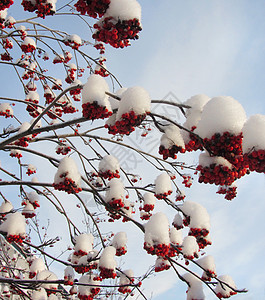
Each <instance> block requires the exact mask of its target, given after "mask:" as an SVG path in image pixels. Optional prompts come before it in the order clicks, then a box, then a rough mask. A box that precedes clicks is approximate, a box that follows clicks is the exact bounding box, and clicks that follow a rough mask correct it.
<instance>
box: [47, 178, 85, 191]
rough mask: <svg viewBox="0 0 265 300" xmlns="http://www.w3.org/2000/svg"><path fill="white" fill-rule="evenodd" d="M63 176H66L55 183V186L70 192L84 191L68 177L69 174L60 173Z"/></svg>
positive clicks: (57, 188)
mask: <svg viewBox="0 0 265 300" xmlns="http://www.w3.org/2000/svg"><path fill="white" fill-rule="evenodd" d="M60 177H61V178H64V179H63V181H62V182H60V183H53V187H54V188H55V189H56V190H59V191H65V192H67V193H68V194H77V193H79V192H81V191H82V189H81V188H80V187H78V186H77V184H76V183H75V182H74V181H73V180H72V179H71V178H68V177H67V174H62V175H60Z"/></svg>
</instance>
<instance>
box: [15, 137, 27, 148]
mask: <svg viewBox="0 0 265 300" xmlns="http://www.w3.org/2000/svg"><path fill="white" fill-rule="evenodd" d="M30 140H31V138H29V137H25V136H24V137H22V138H20V139H18V140H16V141H15V142H14V144H15V145H16V146H21V147H25V148H26V147H28V145H29V143H28V141H30Z"/></svg>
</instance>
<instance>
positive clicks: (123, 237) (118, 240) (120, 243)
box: [111, 231, 128, 249]
mask: <svg viewBox="0 0 265 300" xmlns="http://www.w3.org/2000/svg"><path fill="white" fill-rule="evenodd" d="M127 240H128V239H127V234H126V232H122V231H121V232H118V233H116V234H115V235H114V237H113V240H112V243H111V245H112V246H113V247H115V248H116V249H118V248H121V247H124V246H126V244H127Z"/></svg>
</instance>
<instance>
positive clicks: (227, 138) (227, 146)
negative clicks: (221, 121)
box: [203, 131, 243, 167]
mask: <svg viewBox="0 0 265 300" xmlns="http://www.w3.org/2000/svg"><path fill="white" fill-rule="evenodd" d="M242 139H243V134H242V133H240V134H239V135H234V134H231V133H229V132H228V131H226V132H224V133H223V134H220V133H215V134H214V135H213V136H212V137H211V138H210V139H208V138H204V139H203V144H204V147H205V148H206V149H208V150H210V151H211V153H212V154H214V155H216V156H222V157H225V158H226V159H227V160H228V161H229V162H230V163H231V164H233V165H235V167H239V165H238V164H239V161H236V158H238V156H242Z"/></svg>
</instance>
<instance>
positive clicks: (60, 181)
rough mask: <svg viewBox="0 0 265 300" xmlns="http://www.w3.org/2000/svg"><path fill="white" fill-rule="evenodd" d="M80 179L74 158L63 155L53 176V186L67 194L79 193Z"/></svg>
mask: <svg viewBox="0 0 265 300" xmlns="http://www.w3.org/2000/svg"><path fill="white" fill-rule="evenodd" d="M80 179H81V177H80V174H79V172H78V169H77V166H76V164H75V162H74V160H73V159H72V158H70V157H65V158H63V159H62V160H61V161H60V164H59V166H58V170H57V172H56V174H55V176H54V183H53V186H54V188H55V189H56V190H59V191H65V192H67V193H68V194H73V193H79V192H80V191H82V189H81V187H80Z"/></svg>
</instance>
